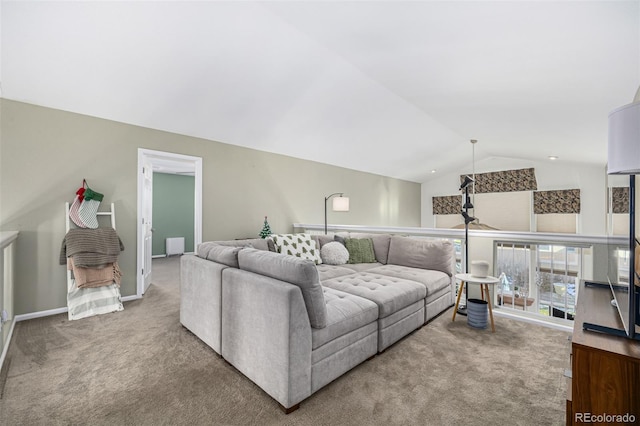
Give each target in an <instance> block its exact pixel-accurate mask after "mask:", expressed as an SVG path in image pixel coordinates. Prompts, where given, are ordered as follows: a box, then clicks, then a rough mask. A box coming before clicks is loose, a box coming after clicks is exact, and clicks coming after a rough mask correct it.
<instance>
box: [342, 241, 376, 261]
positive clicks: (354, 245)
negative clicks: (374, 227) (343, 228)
mask: <svg viewBox="0 0 640 426" xmlns="http://www.w3.org/2000/svg"><path fill="white" fill-rule="evenodd" d="M344 243H345V246H346V247H347V250H349V262H347V263H374V262H375V261H376V255H375V253H374V251H373V241H372V240H371V238H345V240H344Z"/></svg>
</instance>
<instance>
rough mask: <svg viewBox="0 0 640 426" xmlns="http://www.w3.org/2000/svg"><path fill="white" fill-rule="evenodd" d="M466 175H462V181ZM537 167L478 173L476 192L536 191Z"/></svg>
mask: <svg viewBox="0 0 640 426" xmlns="http://www.w3.org/2000/svg"><path fill="white" fill-rule="evenodd" d="M465 176H466V175H462V176H460V183H462V182H463V181H464V177H465ZM536 189H538V184H537V183H536V173H535V169H533V168H531V169H518V170H505V171H502V172H489V173H476V182H475V193H476V194H484V193H488V192H514V191H535V190H536Z"/></svg>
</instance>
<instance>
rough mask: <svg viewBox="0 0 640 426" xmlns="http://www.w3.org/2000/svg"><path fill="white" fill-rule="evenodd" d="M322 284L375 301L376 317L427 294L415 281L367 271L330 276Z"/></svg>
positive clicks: (407, 304)
mask: <svg viewBox="0 0 640 426" xmlns="http://www.w3.org/2000/svg"><path fill="white" fill-rule="evenodd" d="M322 285H323V286H325V287H329V288H333V289H335V290H340V291H344V292H345V293H350V294H354V295H356V296H360V297H364V298H365V299H368V300H371V301H373V302H375V303H376V304H377V305H378V309H379V315H378V318H384V317H386V316H389V315H391V314H393V313H394V312H396V311H399V310H400V309H402V308H405V307H407V306H409V305H411V304H413V303H415V302H417V301H419V300H421V299H424V298H425V296H426V295H427V290H426V288H425V286H423V285H422V284H419V283H417V282H415V281H409V280H403V279H402V278H394V277H387V276H385V275H380V274H372V273H369V272H359V273H356V274H353V275H346V276H343V277H336V278H332V279H330V280H327V281H324V282H323V283H322Z"/></svg>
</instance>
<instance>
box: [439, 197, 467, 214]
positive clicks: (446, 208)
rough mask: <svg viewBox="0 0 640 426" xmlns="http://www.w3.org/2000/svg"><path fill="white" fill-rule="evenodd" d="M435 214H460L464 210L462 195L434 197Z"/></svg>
mask: <svg viewBox="0 0 640 426" xmlns="http://www.w3.org/2000/svg"><path fill="white" fill-rule="evenodd" d="M432 201H433V214H458V213H460V211H461V210H462V208H461V206H462V195H448V196H444V197H433V198H432Z"/></svg>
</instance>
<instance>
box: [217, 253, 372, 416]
mask: <svg viewBox="0 0 640 426" xmlns="http://www.w3.org/2000/svg"><path fill="white" fill-rule="evenodd" d="M238 264H239V269H235V268H227V269H224V270H223V271H222V300H223V302H224V303H223V305H222V356H223V357H224V358H225V359H226V360H227V361H228V362H229V363H230V364H231V365H233V366H234V367H235V368H237V369H238V370H239V371H240V372H242V373H243V374H244V375H245V376H247V377H248V378H249V379H251V380H252V381H253V382H254V383H256V384H257V385H258V386H260V387H261V388H262V389H263V390H264V391H265V392H267V393H268V394H269V395H270V396H271V397H273V398H274V399H275V400H276V401H278V402H279V403H280V404H281V405H282V407H283V408H284V409H285V411H289V410H291V409H295V408H296V407H297V404H299V403H300V402H301V401H302V400H303V399H305V398H306V397H308V396H309V395H311V394H312V393H313V392H315V391H316V390H318V389H320V388H321V387H323V386H325V385H326V384H327V383H329V382H331V381H332V380H334V379H336V378H337V377H339V376H340V375H342V374H344V373H345V372H346V371H348V370H350V369H351V368H353V367H355V366H356V365H358V364H360V363H361V362H363V361H364V360H366V359H367V358H370V357H371V356H373V355H375V354H376V351H377V343H378V340H377V337H378V335H377V331H378V323H377V318H378V305H377V304H375V303H373V302H371V301H369V300H366V299H362V298H360V297H357V296H354V295H351V294H347V293H343V292H340V291H336V290H332V289H326V288H323V287H322V286H321V285H320V280H319V276H318V271H317V269H316V266H315V264H314V263H313V262H312V261H310V260H304V259H300V258H297V257H294V256H286V255H282V254H277V253H273V252H264V251H260V250H255V249H251V248H245V249H243V250H242V251H240V252H239V253H238Z"/></svg>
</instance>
